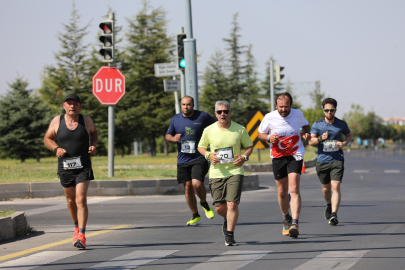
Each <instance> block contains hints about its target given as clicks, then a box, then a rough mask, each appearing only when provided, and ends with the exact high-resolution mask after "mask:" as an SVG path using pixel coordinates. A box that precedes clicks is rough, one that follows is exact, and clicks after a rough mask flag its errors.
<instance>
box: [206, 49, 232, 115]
mask: <svg viewBox="0 0 405 270" xmlns="http://www.w3.org/2000/svg"><path fill="white" fill-rule="evenodd" d="M224 63H225V56H224V54H223V53H222V52H221V51H220V50H216V51H215V53H214V54H213V55H212V56H211V58H210V60H209V61H208V63H207V66H206V68H205V70H204V85H203V87H202V91H201V92H202V94H201V96H200V98H199V102H200V105H201V109H202V110H204V111H206V112H208V113H209V114H211V115H214V110H215V108H214V106H215V102H216V101H218V100H221V99H224V100H231V99H232V95H231V93H230V92H228V89H230V86H229V80H228V78H227V76H226V71H225V66H224Z"/></svg>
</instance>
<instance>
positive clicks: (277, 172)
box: [273, 156, 302, 180]
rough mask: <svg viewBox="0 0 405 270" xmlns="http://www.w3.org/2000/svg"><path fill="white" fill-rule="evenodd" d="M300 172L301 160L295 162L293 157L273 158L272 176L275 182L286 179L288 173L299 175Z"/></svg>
mask: <svg viewBox="0 0 405 270" xmlns="http://www.w3.org/2000/svg"><path fill="white" fill-rule="evenodd" d="M301 170H302V160H300V161H296V160H295V158H294V157H293V156H287V157H281V158H273V174H274V178H275V179H276V180H281V179H283V178H286V177H287V176H288V174H289V173H299V174H301Z"/></svg>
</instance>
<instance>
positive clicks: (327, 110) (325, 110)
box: [323, 109, 336, 113]
mask: <svg viewBox="0 0 405 270" xmlns="http://www.w3.org/2000/svg"><path fill="white" fill-rule="evenodd" d="M323 111H324V112H326V113H328V112H335V111H336V109H324V110H323Z"/></svg>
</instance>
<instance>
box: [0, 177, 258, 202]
mask: <svg viewBox="0 0 405 270" xmlns="http://www.w3.org/2000/svg"><path fill="white" fill-rule="evenodd" d="M204 184H205V187H206V188H207V190H208V178H206V180H205V181H204ZM258 188H259V177H258V176H257V175H255V174H252V175H246V176H245V178H244V183H243V190H251V189H258ZM176 194H184V186H183V185H182V184H178V183H177V180H176V179H175V178H170V179H150V180H92V181H90V185H89V189H88V192H87V195H88V196H136V195H176ZM57 196H64V193H63V189H62V187H61V185H60V183H59V182H43V183H18V184H0V200H1V201H8V200H12V199H38V198H50V197H57Z"/></svg>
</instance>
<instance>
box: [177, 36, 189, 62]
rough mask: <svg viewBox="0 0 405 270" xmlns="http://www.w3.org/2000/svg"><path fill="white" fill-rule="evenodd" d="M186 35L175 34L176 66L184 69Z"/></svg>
mask: <svg viewBox="0 0 405 270" xmlns="http://www.w3.org/2000/svg"><path fill="white" fill-rule="evenodd" d="M186 38H187V36H186V34H184V33H181V34H177V68H178V69H184V68H185V67H186V59H184V41H183V39H186Z"/></svg>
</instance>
